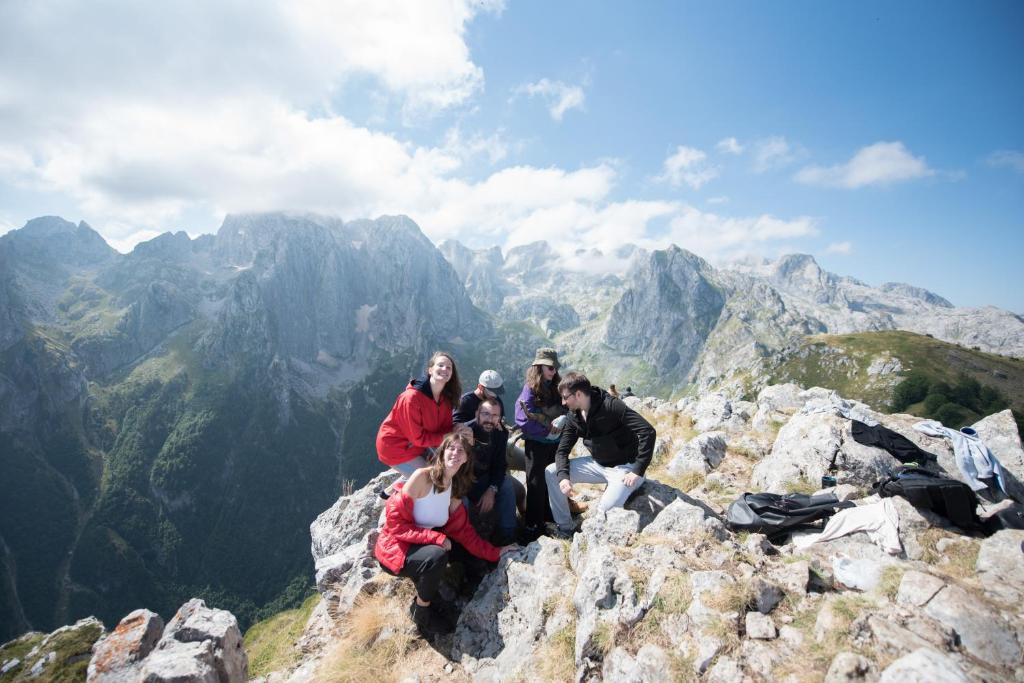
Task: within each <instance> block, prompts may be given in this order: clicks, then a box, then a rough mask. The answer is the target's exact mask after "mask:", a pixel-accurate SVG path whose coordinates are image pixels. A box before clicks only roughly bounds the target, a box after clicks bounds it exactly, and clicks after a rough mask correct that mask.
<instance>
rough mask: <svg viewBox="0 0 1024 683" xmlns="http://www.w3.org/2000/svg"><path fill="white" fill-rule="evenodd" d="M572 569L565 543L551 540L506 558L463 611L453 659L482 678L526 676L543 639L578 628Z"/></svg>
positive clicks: (544, 539)
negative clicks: (573, 605)
mask: <svg viewBox="0 0 1024 683" xmlns="http://www.w3.org/2000/svg"><path fill="white" fill-rule="evenodd" d="M568 565H569V562H568V552H567V548H566V546H565V544H564V543H562V542H560V541H557V540H553V539H550V538H547V537H541V538H540V539H538V540H537V541H536V542H534V543H531V544H530V545H528V546H527V547H525V548H524V549H522V550H520V551H517V552H514V553H508V554H506V555H505V556H504V557H503V558H502V559H501V562H500V563H499V565H498V569H497V570H496V571H493V572H491V573H490V574H488V575H487V576H486V577H485V578H484V580H483V581H482V582H481V584H480V587H479V588H478V589H477V592H476V594H475V595H474V596H473V600H471V601H470V602H469V603H468V604H467V605H466V606H465V607H464V608H463V610H462V613H461V614H460V616H459V621H458V624H457V626H456V629H455V634H454V637H453V644H452V659H454V660H456V661H459V662H461V664H462V666H463V667H464V668H465V669H466V671H468V672H470V673H471V674H473V676H474V678H476V679H477V680H509V679H512V678H515V677H516V676H517V675H525V674H526V673H527V670H526V667H528V665H529V664H530V655H531V652H532V651H533V648H534V646H535V644H536V643H537V642H538V640H542V639H545V638H550V637H552V636H553V635H555V634H556V633H558V632H559V631H560V630H562V629H563V628H567V627H570V626H571V624H572V616H571V614H570V611H569V609H570V603H569V601H568V600H566V591H567V586H572V583H573V576H572V574H571V573H570V572H569V570H568Z"/></svg>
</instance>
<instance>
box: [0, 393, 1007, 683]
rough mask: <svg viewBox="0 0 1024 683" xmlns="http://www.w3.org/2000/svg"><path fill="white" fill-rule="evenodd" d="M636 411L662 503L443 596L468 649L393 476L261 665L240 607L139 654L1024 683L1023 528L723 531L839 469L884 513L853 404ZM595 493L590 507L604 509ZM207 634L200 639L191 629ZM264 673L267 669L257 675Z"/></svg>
mask: <svg viewBox="0 0 1024 683" xmlns="http://www.w3.org/2000/svg"><path fill="white" fill-rule="evenodd" d="M628 400H629V401H630V402H631V404H632V405H633V406H634V407H636V408H637V409H639V410H641V411H642V412H643V413H644V414H645V415H647V416H648V417H649V419H651V420H652V422H653V423H654V424H655V425H656V427H657V428H658V434H659V438H658V443H657V447H656V455H655V462H654V464H653V465H652V467H651V469H650V470H649V471H648V476H649V479H648V482H647V483H646V485H645V486H644V488H643V489H642V491H641V492H640V493H639V495H637V496H635V497H634V498H633V499H632V500H630V501H629V503H628V504H627V505H626V507H625V509H620V510H612V511H610V512H609V513H607V514H601V513H598V512H596V506H594V505H592V506H591V510H590V511H588V512H587V513H585V515H584V519H583V521H582V526H581V529H580V532H579V533H578V534H576V536H575V537H574V538H573V540H572V541H571V542H569V541H562V540H554V539H550V538H546V537H542V538H541V539H539V540H538V541H536V542H534V543H531V544H530V545H528V546H525V547H523V548H522V549H521V550H518V551H516V552H513V553H510V554H508V555H506V556H505V557H504V558H502V560H501V561H500V562H499V564H498V566H497V568H496V569H494V570H493V571H491V572H490V573H489V574H487V575H485V576H484V577H483V579H482V580H481V581H480V582H479V583H478V584H476V583H473V582H469V581H467V580H465V578H464V577H463V576H462V572H461V570H460V567H458V566H453V567H452V568H451V571H450V574H449V576H448V577H447V580H446V583H445V584H444V586H443V597H444V598H445V600H447V601H449V602H451V603H452V604H455V605H457V606H458V607H459V609H460V616H459V621H458V625H457V627H456V630H455V632H454V633H453V634H452V635H450V636H446V637H443V638H438V639H436V640H433V641H430V642H428V641H426V640H424V639H422V638H420V637H419V636H418V635H417V633H416V631H415V629H414V627H413V625H412V623H411V621H410V620H409V618H408V615H407V607H408V603H409V601H410V600H411V599H412V586H411V583H410V582H409V581H407V580H404V579H395V578H393V577H391V576H388V575H387V574H384V573H383V572H382V571H381V570H380V568H379V566H378V565H377V563H376V561H375V560H374V559H373V556H372V548H373V544H374V541H375V538H376V534H377V531H376V527H377V523H378V520H379V517H380V513H381V501H380V499H379V498H378V497H377V496H376V494H375V492H374V491H375V489H376V487H378V486H379V485H380V484H382V483H384V482H385V481H388V480H389V479H390V476H391V475H388V474H383V475H381V476H380V477H378V478H377V479H375V480H373V481H371V482H370V483H369V484H368V485H367V486H366V487H364V488H362V489H360V490H358V491H356V492H354V493H352V494H351V495H348V496H343V497H341V498H339V499H338V501H337V502H336V503H335V504H334V505H333V506H332V507H331V508H330V509H329V510H327V511H325V512H324V513H323V514H321V515H320V516H319V517H318V518H317V519H316V521H315V522H314V523H313V524H312V526H311V533H312V539H313V547H312V551H313V556H314V558H315V560H316V569H317V574H316V580H317V586H318V590H319V592H320V597H319V598H318V599H317V600H313V601H310V602H309V603H308V605H309V608H310V609H309V610H307V611H306V612H302V613H301V619H300V620H299V621H298V622H297V625H295V624H293V626H291V627H286V626H284V625H283V624H284V622H281V625H277V626H272V627H271V628H270V629H269V630H270V631H272V632H273V631H276V632H277V634H278V638H277V642H276V643H275V644H274V645H273V646H272V647H270V646H268V645H266V644H265V643H266V638H265V636H266V634H261V637H260V638H249V637H248V636H247V638H246V646H247V648H248V661H247V663H246V662H245V661H244V660H243V659H240V655H241V657H244V656H245V654H246V653H244V652H241V653H239V649H240V646H239V645H238V643H237V639H236V637H235V635H234V632H233V631H231V628H230V623H229V622H230V620H228V619H227V617H225V616H224V613H219V612H218V611H217V610H209V614H206V616H202V615H203V614H205V612H203V611H202V610H201V609H200V607H199V606H197V605H195V604H191V603H190V605H191V606H189V605H186V606H185V607H183V610H184V611H187V612H188V613H187V614H186V615H185V617H175V619H174V620H172V623H174V627H173V628H172V626H171V624H169V625H168V628H167V629H166V630H165V631H164V635H163V638H162V639H160V640H157V639H159V638H160V634H159V632H158V631H154V633H151V634H150V635H149V638H150V639H151V644H150V645H149V646H148V648H149V649H147V652H149V650H150V649H151V650H152V652H150V653H149V654H148V655H143V656H142V657H139V656H138V655H131V654H130V653H129V659H130V658H131V657H132V656H134V657H136V658H137V659H138V660H139V661H140V662H142V664H133V666H136V667H139V666H147V665H146V664H145V661H146V660H147V659H148V658H151V657H153V656H154V655H155V654H156V655H160V654H161V652H163V651H164V650H169V649H175V651H177V652H178V653H179V655H178V656H180V657H186V658H187V657H190V656H193V655H191V654H189V653H188V652H186V648H185V646H186V645H187V646H188V648H191V649H194V650H195V651H196V652H195V654H194V656H195V657H200V658H205V659H204V660H203V662H207V665H206V666H207V669H209V670H212V671H213V672H214V674H215V677H213V678H187V677H186V678H158V677H150V678H146V679H145V680H154V681H155V680H175V681H183V680H231V681H235V680H243V679H244V678H245V677H246V676H248V677H249V678H250V679H259V680H263V681H266V682H267V683H276V682H282V681H288V682H299V681H349V680H351V681H356V680H358V681H367V680H396V681H407V680H408V681H433V680H474V681H535V680H550V681H571V680H576V681H599V680H607V681H616V682H618V681H668V680H682V681H686V680H702V681H723V682H725V681H728V682H733V681H776V680H778V681H797V682H802V681H822V680H824V681H830V682H834V681H899V682H900V683H906V682H908V681H922V682H924V681H928V682H929V683H930V682H935V681H1024V663H1022V644H1024V608H1022V604H1024V531H1015V530H1004V531H1000V532H998V533H996V534H994V535H992V536H990V537H988V538H983V537H973V536H969V535H965V534H962V533H960V532H958V530H956V529H954V528H951V527H950V526H949V525H948V524H947V523H945V521H944V520H943V519H942V518H940V517H938V516H936V515H933V514H931V513H928V512H922V511H918V510H916V509H915V508H913V507H912V506H911V505H909V504H908V503H907V502H906V501H904V500H903V499H901V498H893V499H890V500H892V501H893V504H894V506H895V509H896V511H897V512H898V515H899V540H900V545H901V550H900V551H899V553H898V554H895V555H893V554H888V553H886V552H885V551H884V550H883V549H881V548H880V547H879V546H878V545H876V544H875V543H874V542H872V540H871V539H870V538H869V537H868V536H867V535H866V534H865V533H856V534H853V535H849V536H845V537H842V538H839V539H836V540H834V541H829V542H825V543H815V544H813V545H810V546H809V547H807V548H805V549H798V548H797V547H796V545H795V544H794V543H792V542H787V543H782V544H780V545H772V544H771V543H769V542H768V541H767V539H766V538H765V537H764V536H762V535H760V534H750V533H733V532H732V531H730V530H729V529H728V528H727V527H726V525H725V524H724V513H725V508H726V507H727V505H728V504H729V502H731V501H732V500H734V499H735V498H736V497H737V496H739V495H740V494H741V493H743V492H744V491H772V492H786V491H803V492H812V491H814V490H815V489H817V488H818V487H817V486H816V485H815V484H816V483H820V480H821V476H822V475H823V474H827V473H832V474H834V475H835V476H836V478H837V480H838V485H837V486H836V487H835V492H836V494H837V495H838V496H839V497H840V498H841V499H846V500H852V501H854V502H855V503H857V504H858V505H863V504H868V503H871V502H875V501H877V498H876V497H875V496H874V495H872V493H871V488H870V487H871V484H872V483H873V482H874V481H875V480H877V479H878V478H879V477H880V476H882V475H884V474H886V473H887V472H890V471H892V469H893V468H894V467H896V466H897V465H898V464H899V463H898V462H897V461H896V460H895V459H894V458H892V457H891V456H890V455H889V454H888V453H886V452H885V451H882V450H879V449H876V448H871V447H866V446H863V445H861V444H859V443H857V442H855V441H854V440H853V438H852V435H851V432H850V424H851V423H850V421H849V420H848V419H846V418H844V417H841V416H839V415H837V414H836V413H835V411H834V410H833V407H834V406H835V405H837V404H839V402H840V401H842V399H841V398H840V397H838V396H837V395H835V394H834V393H833V392H829V391H827V390H824V389H810V390H806V391H805V390H801V389H800V388H799V387H797V386H796V385H776V386H770V387H767V388H765V389H764V390H762V391H761V392H760V393H759V395H758V396H757V399H756V400H755V401H733V400H730V399H728V398H726V397H725V396H723V395H716V394H711V395H706V396H704V397H702V398H701V399H699V400H697V399H684V400H682V401H679V402H677V403H669V402H664V401H661V400H659V399H655V398H646V399H628ZM847 405H852V407H854V408H856V409H860V410H862V411H864V413H865V414H867V415H869V416H871V417H873V418H875V419H877V420H878V421H880V422H881V423H882V424H883V425H885V426H887V427H889V428H891V429H893V430H895V431H897V432H899V433H901V434H903V435H905V436H906V437H907V438H909V439H911V440H912V441H914V442H915V443H917V444H918V445H919V446H921V447H922V448H923V449H924V450H926V451H929V452H931V453H934V454H935V455H936V456H937V457H938V464H939V465H940V466H941V467H942V468H943V469H945V471H946V472H947V473H949V474H951V475H952V476H959V474H958V471H957V469H956V467H955V464H954V461H953V454H952V450H951V448H950V447H949V445H948V443H947V442H946V441H944V440H941V439H937V438H932V437H928V436H925V435H923V434H921V433H919V432H917V431H915V430H913V429H912V428H911V427H912V425H913V424H914V423H915V422H916V421H918V419H919V418H915V417H912V416H910V415H885V414H879V413H876V412H873V411H871V410H870V409H868V408H867V406H864V405H862V404H856V403H847ZM974 427H975V428H976V429H977V430H978V433H979V434H980V435H981V437H982V438H983V439H984V441H985V443H986V444H987V445H988V446H989V447H990V449H991V450H992V451H993V453H994V454H995V455H996V456H997V457H998V458H999V460H1000V462H1001V464H1002V465H1003V467H1004V469H1005V471H1006V473H1007V479H1008V482H1009V484H1008V488H1009V490H1010V493H1011V494H1013V495H1015V496H1017V497H1020V496H1021V494H1022V493H1024V490H1022V489H1021V485H1020V482H1021V480H1022V479H1024V449H1022V448H1021V442H1020V438H1019V435H1018V432H1017V429H1016V425H1015V423H1014V421H1013V418H1012V415H1011V414H1010V412H1009V411H1003V412H1001V413H997V414H994V415H990V416H988V417H986V418H984V419H983V420H981V421H980V422H978V423H976V424H975V425H974ZM580 488H581V489H582V490H583V494H582V496H581V497H582V498H583V499H585V500H586V499H590V500H596V497H597V496H598V495H599V493H600V491H599V489H597V488H596V487H595V488H589V489H588V488H586V487H580ZM992 511H993V509H992V507H991V506H988V507H987V508H982V509H981V510H980V512H981V513H982V514H983V515H988V514H991V513H992ZM186 608H188V610H186ZM190 615H191V616H190ZM307 615H308V616H307ZM129 616H132V615H129ZM144 616H145V620H143V617H142V616H140V615H138V614H136V615H134V619H135V622H133V623H132V624H130V625H128V626H126V627H124V628H122V627H119V628H118V629H117V630H115V633H114V634H111V635H106V636H104V637H103V638H101V639H100V640H99V642H98V643H97V644H96V645H95V646H93V655H92V660H91V661H90V674H91V675H90V680H97V681H99V680H111V681H112V680H142V679H141V678H138V679H135V678H113V677H110V678H104V677H103V676H101V675H98V674H95V672H96V671H97V665H98V663H99V662H98V660H97V657H98V654H100V653H104V652H105V653H107V654H106V655H105V656H106V657H107V660H109V659H110V657H111V656H112V655H111V654H110V653H111V652H115V653H116V652H118V651H119V650H118V649H117V648H113V647H112V646H111V644H110V641H111V640H112V639H114V638H115V635H116V633H117V632H118V631H125V630H129V628H134V629H136V631H137V632H138V636H137V638H138V642H139V643H141V642H143V640H144V633H145V629H144V628H142V625H141V624H142V622H143V621H145V623H147V624H148V623H150V621H149V620H151V617H150V616H148V615H144ZM188 619H191V620H192V621H193V622H196V623H195V624H193V625H192V626H189V627H186V626H188V625H186V624H184V623H182V622H183V621H186V620H188ZM136 622H138V623H136ZM124 623H125V622H122V625H124ZM160 626H162V624H161V625H160ZM202 633H208V634H213V635H210V637H209V638H207V639H206V640H204V639H203V637H202ZM182 634H184V635H182ZM196 634H199V635H196ZM189 637H191V638H193V641H195V640H198V642H189V641H188V638H189ZM271 640H273V639H271ZM165 641H166V642H165ZM172 641H173V642H172ZM15 642H16V643H17V642H18V641H15ZM115 642H116V641H115ZM153 642H155V643H157V644H156V645H153V644H152V643H153ZM104 643H107V645H104ZM201 643H207V644H206V645H202V644H201ZM38 645H39V643H38V642H37V643H36V647H35V649H34V650H33V651H32V653H31V655H26V654H25V653H24V652H22V656H21V657H20V663H19V664H17V665H13V666H11V665H10V664H9V662H10V661H11V658H10V657H9V656H8V654H7V652H8V648H9V647H10V644H8V645H7V646H4V648H3V649H0V666H3V667H5V669H4V674H3V675H0V680H2V681H6V680H23V678H15V677H10V674H12V673H13V674H18V675H19V676H24V675H27V672H28V671H29V670H36V669H38V670H40V671H45V667H46V664H45V663H44V664H43V665H41V666H40V665H39V663H38V662H39V661H42V660H44V659H46V657H48V656H49V655H48V653H47V652H46V651H45V650H46V648H45V647H39V646H38ZM23 649H24V648H23ZM129 649H130V648H129ZM162 656H163V659H164V660H166V659H167V656H166V653H164V654H163V655H162ZM4 660H6V661H4ZM239 662H241V664H240V663H239ZM157 664H160V662H157V663H154V664H153V665H150V666H149V669H148V670H149V671H160V669H159V668H158V667H157ZM245 665H247V666H248V673H247V674H243V673H242V672H241V671H239V670H238V667H239V666H243V668H244V666H245ZM9 666H11V668H10V669H7V668H6V667H9ZM182 666H184V665H182ZM199 668H200V669H202V667H199ZM207 669H203V670H204V671H205V670H207ZM138 670H139V669H138V668H136V669H135V671H138ZM182 670H183V671H184V670H185V669H182ZM19 671H20V672H22V673H20V674H19V673H18V672H19ZM94 674H95V675H94ZM24 680H30V679H28V678H24Z"/></svg>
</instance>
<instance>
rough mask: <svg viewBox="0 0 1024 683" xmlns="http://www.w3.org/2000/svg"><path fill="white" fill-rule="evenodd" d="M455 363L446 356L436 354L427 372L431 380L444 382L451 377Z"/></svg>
mask: <svg viewBox="0 0 1024 683" xmlns="http://www.w3.org/2000/svg"><path fill="white" fill-rule="evenodd" d="M453 367H455V364H454V363H452V359H451V358H449V357H448V356H436V357H435V358H434V360H433V362H431V364H430V366H429V367H428V368H427V374H428V375H430V379H431V380H435V381H437V382H441V383H442V384H446V383H447V382H448V380H450V379H451V378H452V368H453Z"/></svg>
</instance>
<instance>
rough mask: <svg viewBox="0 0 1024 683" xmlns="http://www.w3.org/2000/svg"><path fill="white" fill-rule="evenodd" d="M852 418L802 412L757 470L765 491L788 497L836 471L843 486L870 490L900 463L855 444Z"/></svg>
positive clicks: (760, 486)
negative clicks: (795, 487) (802, 483)
mask: <svg viewBox="0 0 1024 683" xmlns="http://www.w3.org/2000/svg"><path fill="white" fill-rule="evenodd" d="M850 424H851V423H850V420H847V419H846V418H842V417H838V416H835V415H831V414H827V413H800V414H797V415H794V416H793V417H792V418H790V420H789V422H787V423H786V425H785V426H784V427H783V428H782V429H780V430H779V434H778V436H777V437H776V439H775V443H774V445H773V446H772V451H771V453H769V454H768V456H767V457H765V458H764V459H763V460H762V461H761V462H759V463H758V464H757V465H756V466H755V467H754V474H753V477H752V483H753V485H754V486H755V487H756V488H757V490H759V491H770V492H772V493H784V492H785V491H786V489H787V487H788V485H789V484H791V483H793V482H797V481H799V480H802V479H804V480H808V481H811V482H814V483H817V482H818V481H820V480H821V477H822V475H825V474H829V473H834V474H835V476H836V479H837V480H838V481H839V482H840V483H846V484H854V485H856V486H860V487H870V486H871V484H873V483H874V482H875V481H877V480H878V479H880V478H881V477H883V476H885V475H887V474H890V473H891V472H892V471H893V470H894V468H895V467H897V466H898V465H899V464H900V463H899V461H898V460H896V459H895V458H894V457H892V456H891V455H889V453H887V452H886V451H884V450H882V449H880V448H873V447H870V446H863V445H861V444H859V443H857V442H856V441H854V440H853V435H852V434H851V433H850Z"/></svg>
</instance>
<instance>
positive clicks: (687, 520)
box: [644, 498, 729, 540]
mask: <svg viewBox="0 0 1024 683" xmlns="http://www.w3.org/2000/svg"><path fill="white" fill-rule="evenodd" d="M702 532H706V533H710V534H711V535H712V536H714V537H715V538H717V539H719V540H724V539H725V538H727V537H728V536H729V532H728V530H726V528H725V526H724V525H723V524H722V522H721V521H720V520H719V519H718V518H717V517H714V516H711V515H709V514H708V512H707V511H706V510H705V509H704V508H701V507H698V506H697V505H692V504H690V503H688V502H686V500H684V499H683V498H677V499H676V500H674V501H672V502H671V503H669V505H668V506H667V507H666V508H665V509H664V510H662V511H661V514H659V515H658V516H657V517H656V518H655V520H654V521H653V522H651V523H650V524H648V525H647V527H646V528H645V529H644V533H645V534H648V535H661V536H666V537H669V538H687V537H689V536H690V535H692V534H696V533H702Z"/></svg>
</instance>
